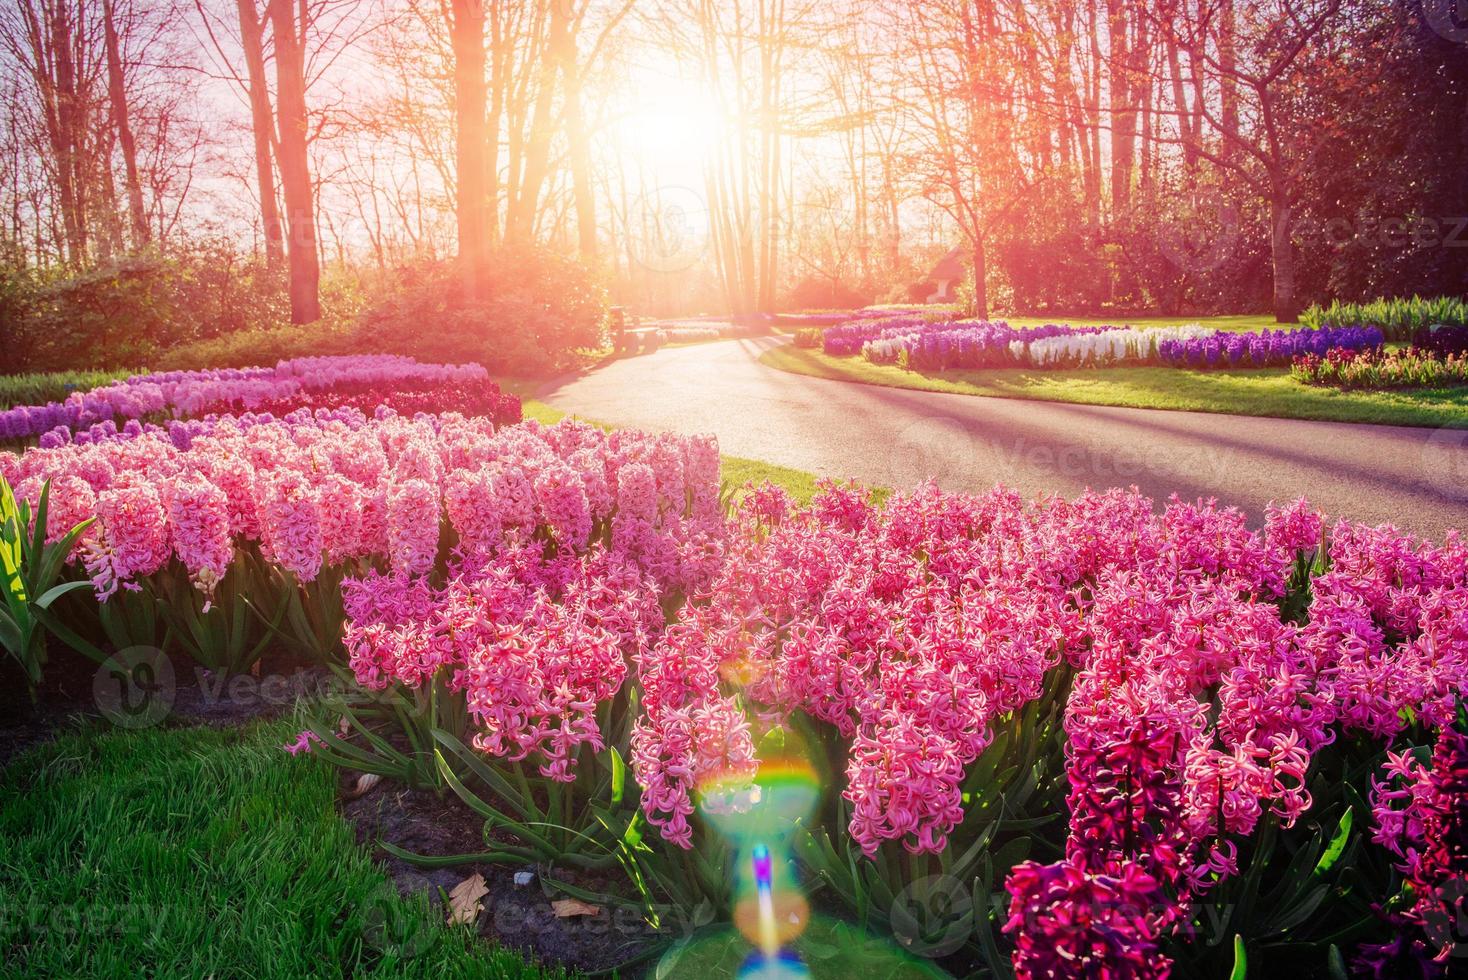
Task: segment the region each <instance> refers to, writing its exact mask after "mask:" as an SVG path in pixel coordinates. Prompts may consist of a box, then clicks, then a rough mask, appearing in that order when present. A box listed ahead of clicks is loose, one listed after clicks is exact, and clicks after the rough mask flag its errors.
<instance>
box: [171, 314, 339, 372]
mask: <svg viewBox="0 0 1468 980" xmlns="http://www.w3.org/2000/svg"><path fill="white" fill-rule="evenodd" d="M357 347H358V336H357V333H356V330H355V329H354V327H353V326H352V324H349V323H345V322H342V321H341V320H338V319H336V318H335V317H329V318H327V319H324V320H321V321H319V322H317V323H308V324H305V325H304V326H273V327H256V328H252V329H248V330H241V331H239V332H238V333H232V334H225V335H224V336H221V337H214V338H211V339H209V340H201V341H198V342H196V343H193V344H185V345H184V346H182V347H178V348H175V349H173V350H170V351H165V352H164V353H163V354H161V355H159V357H158V358H157V361H156V362H155V366H156V367H157V368H158V369H159V370H161V371H203V370H208V369H210V368H227V367H264V366H267V365H270V364H274V363H276V362H277V361H288V360H291V359H293V358H297V357H317V356H325V355H333V354H351V353H354V352H355V351H356V349H357Z"/></svg>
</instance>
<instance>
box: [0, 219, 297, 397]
mask: <svg viewBox="0 0 1468 980" xmlns="http://www.w3.org/2000/svg"><path fill="white" fill-rule="evenodd" d="M284 303H285V301H284V295H283V291H282V281H281V278H280V275H279V274H278V273H275V272H272V271H270V270H267V269H266V268H265V266H264V263H262V262H259V261H257V260H255V259H253V258H250V257H248V256H245V255H243V254H241V253H240V252H239V251H237V250H236V249H235V248H234V247H233V246H232V245H230V244H229V243H227V242H224V241H220V240H214V239H205V240H201V241H195V242H190V243H187V244H185V245H182V246H180V247H178V248H170V249H169V250H167V251H164V252H156V251H150V252H146V253H143V254H139V255H133V256H127V257H125V258H122V259H119V260H117V261H115V262H112V263H109V264H107V265H103V266H99V267H97V268H94V269H89V270H87V271H85V272H80V273H75V274H70V275H68V274H64V273H44V274H43V273H39V272H36V271H34V270H15V269H10V270H7V271H5V272H0V313H3V315H4V320H5V322H6V324H7V326H8V327H10V328H11V329H10V330H9V331H7V337H6V341H7V343H6V350H5V351H4V352H3V353H0V366H3V367H4V368H5V369H6V371H8V372H19V371H62V370H70V369H76V368H83V367H85V368H98V367H104V368H120V367H131V366H136V365H140V364H151V363H155V362H156V361H157V360H158V359H159V357H160V355H162V354H163V353H165V352H168V351H173V350H175V349H177V348H179V347H180V346H183V345H186V344H190V343H194V342H197V341H200V340H207V339H209V338H212V337H216V336H228V335H233V334H237V333H239V332H241V331H247V330H251V329H257V328H259V327H261V326H269V325H274V324H278V323H281V322H283V321H284V319H285V305H284Z"/></svg>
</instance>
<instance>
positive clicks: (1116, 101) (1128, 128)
mask: <svg viewBox="0 0 1468 980" xmlns="http://www.w3.org/2000/svg"><path fill="white" fill-rule="evenodd" d="M1106 14H1107V33H1108V35H1109V36H1110V52H1109V54H1110V57H1109V62H1110V64H1109V70H1110V71H1109V82H1108V86H1109V90H1110V102H1111V209H1112V214H1113V215H1116V214H1118V213H1120V212H1122V211H1125V210H1126V209H1127V206H1128V205H1129V204H1130V203H1131V190H1132V167H1133V164H1134V162H1135V159H1136V136H1137V110H1136V104H1135V102H1134V101H1133V98H1132V95H1133V93H1132V79H1131V74H1132V73H1131V47H1130V44H1129V43H1128V38H1127V30H1128V25H1127V7H1126V0H1106Z"/></svg>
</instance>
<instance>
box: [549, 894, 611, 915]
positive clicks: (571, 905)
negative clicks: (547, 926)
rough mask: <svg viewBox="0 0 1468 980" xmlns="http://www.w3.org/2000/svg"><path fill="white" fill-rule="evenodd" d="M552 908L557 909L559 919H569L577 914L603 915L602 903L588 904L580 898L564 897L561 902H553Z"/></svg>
mask: <svg viewBox="0 0 1468 980" xmlns="http://www.w3.org/2000/svg"><path fill="white" fill-rule="evenodd" d="M551 908H552V909H554V910H555V913H556V918H558V919H569V918H571V917H572V916H575V915H591V916H596V915H601V906H600V905H588V904H587V903H586V902H583V901H581V900H580V899H579V898H563V899H561V900H560V901H559V902H551Z"/></svg>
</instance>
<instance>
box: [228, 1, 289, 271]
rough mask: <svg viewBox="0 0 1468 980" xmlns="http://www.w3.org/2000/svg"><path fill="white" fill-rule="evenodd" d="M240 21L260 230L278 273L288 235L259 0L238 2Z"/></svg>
mask: <svg viewBox="0 0 1468 980" xmlns="http://www.w3.org/2000/svg"><path fill="white" fill-rule="evenodd" d="M236 7H237V10H238V13H239V20H240V48H241V50H242V51H243V52H244V61H245V78H246V83H245V84H246V89H245V92H246V97H247V98H248V99H249V102H250V130H251V134H252V135H253V137H254V148H255V184H256V189H257V193H258V194H259V196H260V230H261V232H262V234H263V236H264V238H265V263H266V265H267V266H269V267H270V268H271V269H278V268H280V266H281V265H282V264H283V263H284V261H285V235H284V233H283V231H282V230H281V223H280V200H279V198H278V197H277V195H276V188H275V161H274V153H273V151H272V149H271V147H272V144H273V143H274V141H275V122H274V120H273V119H271V112H270V85H269V82H267V81H266V78H265V17H264V15H262V14H261V13H260V11H259V10H258V8H257V7H256V6H255V0H236Z"/></svg>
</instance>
